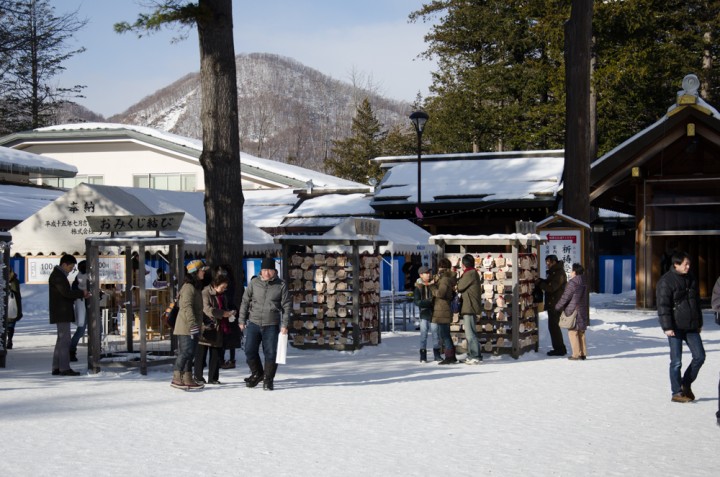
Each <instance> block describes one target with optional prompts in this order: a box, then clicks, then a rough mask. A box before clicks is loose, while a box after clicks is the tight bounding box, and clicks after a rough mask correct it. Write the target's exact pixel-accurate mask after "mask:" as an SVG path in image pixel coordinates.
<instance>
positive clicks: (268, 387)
mask: <svg viewBox="0 0 720 477" xmlns="http://www.w3.org/2000/svg"><path fill="white" fill-rule="evenodd" d="M277 367H278V365H277V364H276V363H265V378H264V379H263V389H264V390H265V391H272V390H273V389H275V383H274V382H273V381H274V379H275V372H276V371H277Z"/></svg>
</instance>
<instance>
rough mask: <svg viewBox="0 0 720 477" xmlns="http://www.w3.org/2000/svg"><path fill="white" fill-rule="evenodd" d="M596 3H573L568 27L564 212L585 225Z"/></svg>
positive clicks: (591, 274) (587, 257) (587, 242)
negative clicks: (593, 20) (593, 24)
mask: <svg viewBox="0 0 720 477" xmlns="http://www.w3.org/2000/svg"><path fill="white" fill-rule="evenodd" d="M592 16H593V0H572V10H571V12H570V20H569V21H568V22H567V23H566V24H565V90H566V92H567V94H566V104H565V109H566V112H565V114H566V120H565V124H566V129H565V169H564V172H563V212H564V213H565V214H567V215H568V216H570V217H574V218H575V219H577V220H580V221H582V222H585V223H589V222H590V164H591V162H592V157H593V155H594V151H595V147H594V145H593V140H594V138H595V135H594V131H592V126H593V124H594V121H593V117H592V113H593V110H594V108H592V107H591V103H590V93H591V90H590V67H591V51H592ZM590 233H591V231H590V230H587V231H586V233H585V234H584V240H583V242H584V243H583V250H584V251H585V252H584V256H583V257H582V261H583V263H584V265H585V268H586V269H587V272H588V273H587V275H586V276H587V277H588V280H589V283H588V287H587V292H588V293H589V292H590V290H592V289H594V281H595V280H594V278H595V271H594V270H595V267H594V266H593V263H592V261H591V260H592V259H591V257H592V256H593V255H594V251H593V255H591V250H592V243H593V241H592V240H591V237H590Z"/></svg>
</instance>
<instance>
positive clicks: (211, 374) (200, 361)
mask: <svg viewBox="0 0 720 477" xmlns="http://www.w3.org/2000/svg"><path fill="white" fill-rule="evenodd" d="M208 350H210V362H209V363H208V379H207V380H208V382H212V381H218V380H219V379H220V359H221V358H222V357H223V356H222V353H223V349H222V348H214V347H212V346H207V345H204V344H199V345H198V346H197V350H196V352H195V365H194V370H193V376H195V377H196V378H201V377H202V375H203V369H204V368H205V359H206V358H207V352H208Z"/></svg>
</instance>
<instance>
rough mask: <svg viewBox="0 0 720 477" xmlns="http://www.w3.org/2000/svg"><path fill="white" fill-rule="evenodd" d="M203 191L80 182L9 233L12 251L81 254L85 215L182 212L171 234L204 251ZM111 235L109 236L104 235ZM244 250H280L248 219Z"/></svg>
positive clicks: (86, 230) (87, 231)
mask: <svg viewBox="0 0 720 477" xmlns="http://www.w3.org/2000/svg"><path fill="white" fill-rule="evenodd" d="M203 200H204V194H203V193H202V192H177V191H166V190H157V189H140V188H133V187H113V186H103V185H94V184H84V183H83V184H80V185H78V186H76V187H74V188H73V189H71V190H69V191H68V192H67V193H65V194H64V195H62V196H61V197H58V198H57V199H56V200H55V201H53V202H52V203H50V204H48V205H47V206H46V207H44V208H42V209H41V210H39V211H38V212H37V213H35V214H33V215H32V216H30V217H29V218H27V219H26V220H24V221H23V222H21V223H20V224H18V225H17V226H15V227H14V228H13V229H12V230H11V231H10V232H11V233H12V235H13V243H14V246H13V252H14V253H19V254H21V255H31V254H40V253H42V254H51V253H55V254H60V253H62V252H66V253H76V252H77V253H83V251H84V250H85V238H86V237H89V236H98V237H99V236H103V234H99V233H92V232H91V230H90V228H89V226H88V224H87V220H86V218H85V217H86V216H87V215H160V214H166V213H170V212H184V213H185V217H184V218H183V221H182V224H181V226H180V229H179V230H178V231H177V232H175V233H173V234H172V235H174V236H177V237H180V238H183V239H184V240H185V249H186V250H188V251H197V252H204V251H205V243H206V236H205V208H204V204H203ZM105 235H107V234H105ZM243 248H244V251H245V253H264V252H266V251H269V250H277V249H278V246H277V245H275V244H274V243H273V240H272V237H271V236H270V235H269V234H267V233H265V232H263V231H262V230H260V228H259V227H257V226H256V225H254V224H253V223H251V222H248V221H247V220H245V221H244V223H243Z"/></svg>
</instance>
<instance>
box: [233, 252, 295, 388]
mask: <svg viewBox="0 0 720 477" xmlns="http://www.w3.org/2000/svg"><path fill="white" fill-rule="evenodd" d="M291 312H292V301H291V299H290V294H289V293H288V287H287V284H286V283H285V282H284V281H283V280H281V279H280V278H278V276H277V270H276V269H275V260H273V259H272V258H271V257H265V258H263V260H262V262H261V264H260V276H259V277H253V279H252V280H250V285H249V286H248V287H247V289H246V290H245V293H244V294H243V298H242V303H241V304H240V314H239V320H240V329H241V330H242V331H243V332H244V333H245V358H246V360H247V365H248V367H249V368H250V376H249V378H248V379H247V380H246V385H247V387H249V388H254V387H255V386H257V385H258V383H259V382H260V381H263V389H264V390H266V391H272V390H273V389H274V387H275V384H274V379H275V373H276V372H277V367H278V365H277V363H276V362H275V358H276V355H277V344H278V335H279V334H280V333H282V334H284V335H286V334H287V333H288V322H289V321H290V313H291ZM260 344H262V347H263V355H264V358H265V366H264V369H263V363H262V362H261V361H260V354H259V350H260Z"/></svg>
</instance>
